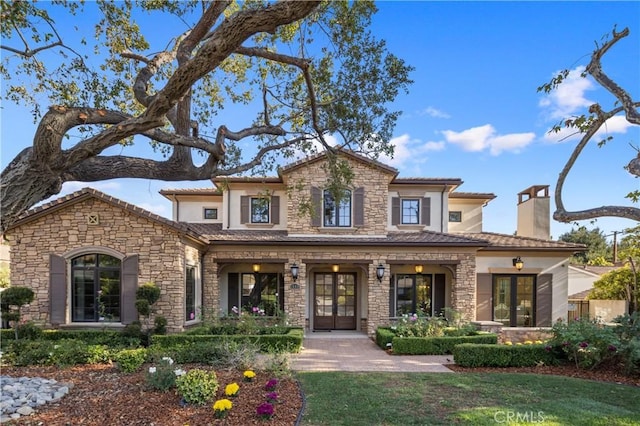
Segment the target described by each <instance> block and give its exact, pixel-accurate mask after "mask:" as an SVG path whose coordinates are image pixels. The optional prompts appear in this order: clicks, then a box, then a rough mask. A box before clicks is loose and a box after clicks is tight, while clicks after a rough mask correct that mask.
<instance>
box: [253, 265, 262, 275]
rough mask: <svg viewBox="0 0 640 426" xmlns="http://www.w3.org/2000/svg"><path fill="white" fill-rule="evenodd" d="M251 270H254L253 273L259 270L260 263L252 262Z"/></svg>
mask: <svg viewBox="0 0 640 426" xmlns="http://www.w3.org/2000/svg"><path fill="white" fill-rule="evenodd" d="M253 272H255V273H258V272H260V264H259V263H254V264H253Z"/></svg>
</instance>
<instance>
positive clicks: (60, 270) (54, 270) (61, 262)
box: [49, 254, 67, 326]
mask: <svg viewBox="0 0 640 426" xmlns="http://www.w3.org/2000/svg"><path fill="white" fill-rule="evenodd" d="M66 308H67V262H66V260H65V259H64V257H61V256H57V255H55V254H50V255H49V315H50V317H51V321H50V322H51V325H53V326H56V325H60V324H64V323H65V321H66V312H67V309H66Z"/></svg>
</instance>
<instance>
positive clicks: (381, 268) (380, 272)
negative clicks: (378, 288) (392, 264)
mask: <svg viewBox="0 0 640 426" xmlns="http://www.w3.org/2000/svg"><path fill="white" fill-rule="evenodd" d="M383 277H384V265H383V264H382V263H380V264H379V265H378V267H377V268H376V278H378V282H382V278H383Z"/></svg>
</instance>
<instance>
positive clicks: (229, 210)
mask: <svg viewBox="0 0 640 426" xmlns="http://www.w3.org/2000/svg"><path fill="white" fill-rule="evenodd" d="M227 193H228V194H229V195H228V196H227V229H229V227H230V226H231V188H229V187H227Z"/></svg>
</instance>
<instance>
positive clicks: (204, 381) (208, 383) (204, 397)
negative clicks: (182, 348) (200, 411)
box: [176, 368, 218, 405]
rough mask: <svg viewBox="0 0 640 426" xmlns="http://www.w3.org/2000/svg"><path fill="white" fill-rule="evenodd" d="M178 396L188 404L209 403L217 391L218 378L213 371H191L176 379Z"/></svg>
mask: <svg viewBox="0 0 640 426" xmlns="http://www.w3.org/2000/svg"><path fill="white" fill-rule="evenodd" d="M176 386H177V388H178V394H179V395H180V396H182V398H183V399H184V401H185V402H187V403H189V404H197V405H204V404H206V403H207V402H209V401H211V400H212V399H213V397H214V396H215V394H216V391H217V390H218V378H217V376H216V373H215V372H214V371H209V372H207V371H204V370H200V369H197V368H196V369H193V370H190V371H189V372H187V374H185V375H183V376H180V377H178V378H177V379H176Z"/></svg>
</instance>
